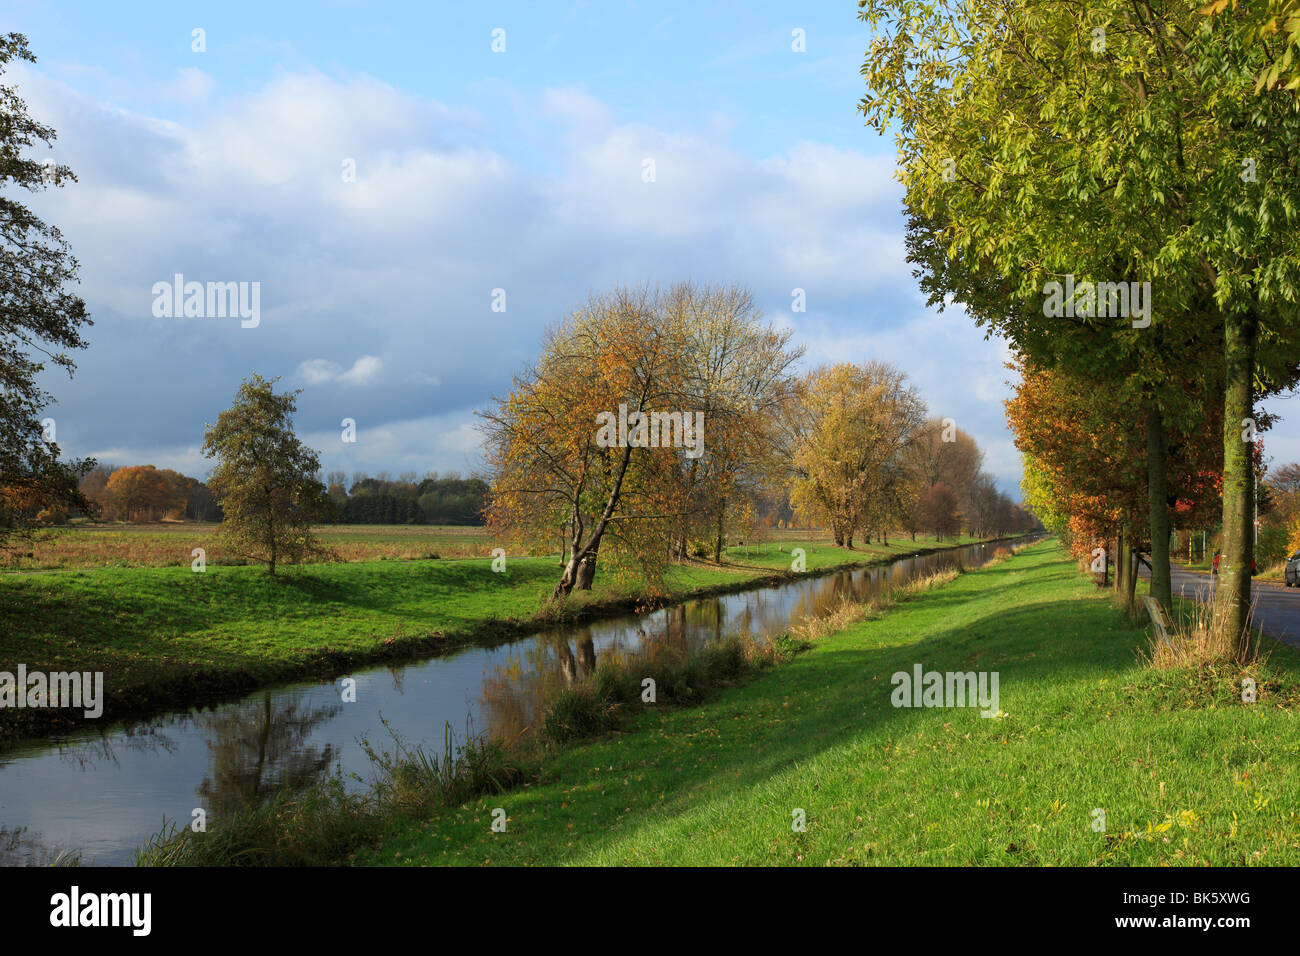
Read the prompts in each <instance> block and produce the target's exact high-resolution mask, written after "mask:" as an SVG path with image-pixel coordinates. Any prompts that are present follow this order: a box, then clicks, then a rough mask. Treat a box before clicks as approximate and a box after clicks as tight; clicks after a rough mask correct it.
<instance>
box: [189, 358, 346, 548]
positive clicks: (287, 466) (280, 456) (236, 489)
mask: <svg viewBox="0 0 1300 956" xmlns="http://www.w3.org/2000/svg"><path fill="white" fill-rule="evenodd" d="M277 381H279V379H271V380H270V381H269V382H268V381H266V380H265V379H263V378H262V377H261V376H260V375H256V374H255V375H253V376H252V377H251V378H249V379H246V380H245V381H244V383H243V384H242V385H241V386H240V388H239V392H238V394H237V395H236V397H235V403H234V405H232V406H231V407H230V408H228V409H226V410H225V411H224V412H222V413H221V414H220V415H219V416H218V417H217V423H216V424H215V425H209V426H208V427H207V429H206V431H205V432H204V443H203V453H204V455H205V456H207V457H208V458H216V459H217V466H216V468H215V469H214V470H213V472H212V476H211V477H210V478H209V479H208V487H209V488H211V489H212V492H213V494H214V495H216V498H217V501H218V502H219V503H220V505H221V509H222V513H223V517H222V520H221V538H222V542H223V544H224V545H225V546H226V547H227V548H228V549H229V550H230V551H231V552H232V553H235V554H239V555H241V556H243V557H246V558H249V559H251V560H255V561H261V562H263V563H265V564H266V566H267V571H268V572H269V573H270V574H275V567H276V564H277V563H279V562H282V561H285V562H289V563H291V564H292V563H296V562H298V561H301V560H303V559H304V558H307V557H309V556H313V555H325V554H327V553H328V552H327V550H326V549H325V548H324V547H323V546H322V545H321V544H320V542H319V541H318V540H317V539H316V538H315V537H314V536H313V535H312V534H311V527H312V525H313V524H316V523H317V522H319V521H321V520H326V519H330V518H332V517H333V516H334V509H333V506H332V503H331V502H330V500H329V496H328V495H327V494H326V490H325V486H324V484H322V483H321V482H320V481H319V480H317V478H316V474H317V472H319V471H320V460H319V459H318V458H317V455H316V452H314V451H312V450H311V449H310V448H307V447H306V446H305V445H303V444H302V442H300V441H299V440H298V439H297V437H296V436H295V435H294V433H293V422H292V420H291V416H292V415H293V413H294V412H295V411H296V410H297V402H296V396H297V395H298V392H296V391H295V392H288V393H285V394H276V392H275V390H274V387H273V386H274V385H275V383H276V382H277Z"/></svg>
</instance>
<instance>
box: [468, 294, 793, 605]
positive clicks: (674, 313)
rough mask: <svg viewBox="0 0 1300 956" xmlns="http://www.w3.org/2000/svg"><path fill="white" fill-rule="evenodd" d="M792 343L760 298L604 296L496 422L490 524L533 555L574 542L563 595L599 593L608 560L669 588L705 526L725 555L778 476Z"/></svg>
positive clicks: (580, 315)
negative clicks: (766, 461) (765, 478)
mask: <svg viewBox="0 0 1300 956" xmlns="http://www.w3.org/2000/svg"><path fill="white" fill-rule="evenodd" d="M788 339H789V334H788V333H781V332H775V331H773V330H771V329H767V328H765V327H764V326H763V325H762V324H761V321H760V316H759V315H758V314H757V312H756V311H755V310H754V309H753V306H752V301H751V299H750V297H749V294H748V293H746V292H744V290H739V289H713V288H709V287H703V288H701V287H696V286H693V285H691V284H689V283H682V284H679V285H676V286H673V287H671V288H669V289H667V290H657V289H656V290H651V289H649V288H643V289H636V290H627V289H619V290H616V291H615V292H613V293H611V294H608V295H593V296H592V297H590V299H589V300H588V302H587V304H586V306H585V307H584V308H582V309H580V310H578V311H576V312H574V313H573V314H572V315H570V316H569V317H568V318H567V319H566V320H565V321H564V322H562V323H561V324H560V325H559V326H558V327H557V328H555V329H553V330H552V331H551V332H549V333H548V334H547V337H546V339H545V341H544V343H543V349H542V355H541V357H540V358H539V360H538V362H537V363H536V364H535V365H534V366H532V367H531V368H529V369H527V370H526V371H525V372H524V373H523V374H522V375H520V376H518V377H517V378H516V379H515V382H514V388H513V389H512V391H511V393H510V394H509V395H508V396H507V397H506V398H505V399H501V400H499V401H498V403H497V408H496V409H494V410H492V411H489V412H487V413H484V414H483V416H482V417H483V420H484V425H483V430H484V432H485V435H486V438H487V446H488V451H489V460H490V462H491V464H492V472H493V474H492V488H491V495H490V502H489V506H488V524H489V526H490V527H493V528H495V529H497V530H499V531H501V532H502V533H504V534H508V535H510V536H512V537H513V538H515V539H516V540H519V541H520V542H521V543H522V544H524V545H525V546H527V547H537V546H545V545H547V544H550V543H552V542H554V541H556V539H557V538H559V539H560V540H561V542H562V547H563V553H562V558H563V566H564V571H563V573H562V574H561V576H560V580H559V582H558V583H557V584H556V587H555V592H554V594H555V596H556V597H562V596H564V595H567V594H569V593H571V592H572V591H573V590H574V589H575V588H577V589H579V590H585V589H589V588H590V587H591V582H592V580H593V579H594V576H595V573H596V567H597V562H598V561H599V560H601V558H602V556H608V558H609V559H610V560H611V561H613V562H614V563H615V564H616V566H619V567H624V568H628V569H635V570H636V571H637V572H638V573H640V574H641V575H643V576H644V577H645V578H647V579H648V580H649V581H650V582H652V583H654V582H657V581H658V580H659V579H660V577H661V575H662V569H663V568H664V567H665V566H666V564H667V562H668V560H669V559H670V555H671V554H672V553H673V552H676V553H677V554H679V555H680V554H681V551H682V541H683V540H684V539H685V538H687V537H689V535H690V534H691V532H692V530H693V529H702V530H706V531H707V532H708V536H709V538H710V539H711V542H712V543H713V545H714V548H715V553H719V552H720V550H721V542H720V540H719V538H720V537H721V536H722V535H723V534H724V533H725V529H726V525H727V521H728V520H731V521H732V522H733V523H734V522H738V521H739V520H741V518H743V517H744V516H745V515H746V514H747V510H746V507H745V506H746V501H745V500H744V499H745V497H746V496H747V494H748V492H747V490H746V489H747V488H748V486H749V482H750V481H751V479H752V478H753V477H754V475H755V474H756V473H757V472H758V471H760V470H761V469H762V467H763V466H762V461H763V458H764V455H765V454H766V443H767V441H768V437H767V430H766V426H765V422H764V416H765V414H766V410H767V409H768V408H770V407H771V405H772V404H774V403H776V402H778V401H780V400H781V396H782V394H783V390H784V389H785V378H786V375H785V369H786V368H787V367H788V366H789V365H790V363H791V362H793V361H794V357H795V356H794V355H792V354H791V353H790V351H789V350H788V349H787V348H786V345H785V343H786V342H787V341H788ZM706 429H707V432H706ZM706 434H707V436H708V441H707V443H706V442H705V435H706Z"/></svg>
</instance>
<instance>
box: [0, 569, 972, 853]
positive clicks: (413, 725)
mask: <svg viewBox="0 0 1300 956" xmlns="http://www.w3.org/2000/svg"><path fill="white" fill-rule="evenodd" d="M996 547H997V546H996V545H995V544H984V545H972V546H970V547H965V548H960V549H954V550H951V551H942V552H937V553H934V554H927V555H920V556H916V557H904V558H898V559H896V560H894V561H893V562H892V563H890V564H888V565H882V566H879V567H874V568H864V569H860V570H856V571H843V572H838V573H834V574H828V575H824V576H821V577H810V578H804V579H801V580H798V581H792V582H789V583H786V584H782V585H779V586H776V587H763V588H755V589H753V590H749V591H744V592H741V593H738V594H730V595H724V596H720V597H710V598H702V599H698V600H693V601H688V602H686V603H684V604H679V605H674V606H672V607H668V608H664V609H661V610H659V611H655V612H651V613H647V614H642V615H628V616H624V617H617V618H610V619H606V620H602V621H597V622H595V623H592V624H587V625H581V626H569V627H565V628H561V629H556V630H548V631H542V632H539V633H537V634H533V635H530V636H528V637H525V638H521V639H519V640H517V641H513V642H511V643H509V644H503V645H499V646H497V647H492V648H486V647H470V648H465V649H463V650H460V651H457V652H455V653H451V654H447V655H445V656H441V657H435V658H431V659H429V660H424V661H418V662H415V663H409V664H403V665H394V666H381V667H375V668H371V669H368V670H361V671H357V672H355V673H353V674H351V675H349V676H350V677H351V678H352V679H353V680H355V682H356V685H355V698H356V699H355V702H347V703H345V702H344V695H343V693H342V691H343V689H344V686H345V685H344V682H343V678H340V679H338V680H336V681H334V682H333V683H328V682H313V683H298V684H289V685H286V686H280V687H271V688H264V689H262V690H259V691H256V692H254V693H251V694H249V695H248V696H246V697H244V698H242V699H240V700H237V701H232V702H230V703H227V704H223V705H221V706H218V707H215V708H213V709H210V710H205V711H193V712H188V713H173V714H167V715H164V716H160V717H158V718H156V719H153V720H150V721H146V722H137V723H132V724H118V725H113V726H108V727H105V728H102V729H97V730H92V731H86V732H80V733H77V734H73V735H70V736H67V737H64V738H42V739H39V740H31V741H26V742H24V743H21V744H19V745H18V746H17V747H15V748H13V749H11V750H8V751H7V752H5V753H4V754H0V864H5V865H22V864H40V863H45V862H48V861H50V860H51V859H54V858H56V857H57V856H58V854H60V853H67V852H72V853H77V854H79V855H80V858H81V860H82V862H83V863H86V864H99V865H123V864H129V863H131V862H132V861H133V859H134V854H135V850H136V848H137V847H139V846H140V845H141V844H142V843H143V842H144V841H145V840H146V839H147V838H148V837H149V836H150V835H151V834H153V833H156V832H157V831H159V830H160V829H162V827H163V824H164V821H167V822H173V823H176V824H178V825H179V826H186V825H188V824H189V822H190V820H191V814H192V812H193V811H194V810H195V809H196V808H202V809H203V810H204V811H205V813H206V816H207V821H208V825H209V826H219V825H220V822H221V820H222V819H223V818H224V817H227V816H229V815H230V814H232V813H235V812H237V811H239V810H241V809H244V808H248V807H252V806H256V805H259V804H261V803H263V802H265V801H266V800H267V799H269V798H270V797H271V796H273V795H274V794H276V793H277V792H279V791H281V790H283V789H286V788H287V789H294V790H296V789H300V788H303V787H306V786H309V785H311V784H313V783H316V782H319V781H321V780H322V779H324V778H325V777H327V776H329V775H331V774H339V775H341V776H343V777H344V778H345V780H346V783H347V786H348V787H349V788H351V789H358V788H362V787H364V786H365V785H366V784H365V783H364V782H358V781H356V780H354V779H352V777H351V775H353V774H356V775H359V776H361V777H362V778H363V781H365V780H369V779H370V778H371V775H372V765H371V762H370V759H369V757H368V756H367V755H366V752H365V747H364V746H363V741H366V740H368V741H369V742H370V744H371V745H372V746H374V747H376V748H377V749H379V750H381V751H382V750H385V749H387V750H392V749H393V740H392V737H391V736H390V734H389V731H388V730H386V729H385V727H384V722H387V724H388V725H389V727H391V728H392V730H393V731H395V732H396V733H397V734H398V735H399V736H400V737H401V739H402V741H403V744H404V745H409V746H414V745H416V744H419V743H421V742H426V743H427V744H428V749H430V750H431V751H432V752H434V753H436V754H439V755H441V753H442V745H443V735H444V731H445V728H446V726H447V724H450V725H451V727H452V728H453V730H454V732H455V734H456V737H457V740H460V741H463V740H464V739H465V737H466V735H467V734H473V735H478V734H488V735H492V736H501V737H505V738H507V739H509V738H510V737H512V736H514V735H515V734H517V733H519V732H520V731H521V730H522V729H523V728H525V727H527V726H529V725H530V724H531V723H532V721H533V719H534V715H535V714H536V713H537V712H538V706H539V703H540V702H542V701H545V700H547V699H549V696H550V695H551V694H553V693H554V692H555V691H556V690H557V689H559V688H562V687H564V686H565V685H567V684H571V683H573V682H575V681H577V680H580V679H581V678H582V677H583V676H585V675H586V674H589V673H591V672H592V671H594V670H595V668H596V666H597V665H598V664H599V663H602V662H605V661H607V660H611V661H612V660H617V659H619V658H627V657H630V656H632V655H635V654H637V653H643V652H645V650H646V649H647V648H648V647H649V646H651V645H658V646H663V647H668V648H671V649H673V650H674V651H676V652H690V651H694V650H697V649H699V648H700V647H703V646H704V645H706V644H708V643H710V642H712V641H716V640H718V639H719V638H721V637H724V636H729V635H750V636H752V637H754V638H756V639H758V640H766V639H768V638H771V637H773V636H775V635H778V634H781V633H783V632H785V631H787V630H788V629H789V628H790V627H791V625H793V624H797V623H798V622H799V621H801V620H802V619H804V618H806V617H809V616H817V615H819V614H823V613H825V612H827V611H828V610H830V609H831V608H833V607H834V606H836V605H837V604H839V603H840V602H841V601H842V600H844V599H845V598H849V599H851V600H859V601H861V600H866V599H869V598H870V597H872V596H873V595H876V594H879V593H880V592H882V591H884V590H887V589H889V588H893V587H898V586H900V585H903V584H906V583H907V582H909V581H911V580H913V579H914V578H917V577H923V576H925V575H928V574H931V573H934V572H936V571H940V570H944V569H946V568H951V567H960V566H965V567H972V566H977V565H979V564H982V563H983V562H984V561H986V560H988V559H989V558H990V557H991V556H992V555H993V553H994V551H995V550H996Z"/></svg>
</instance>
